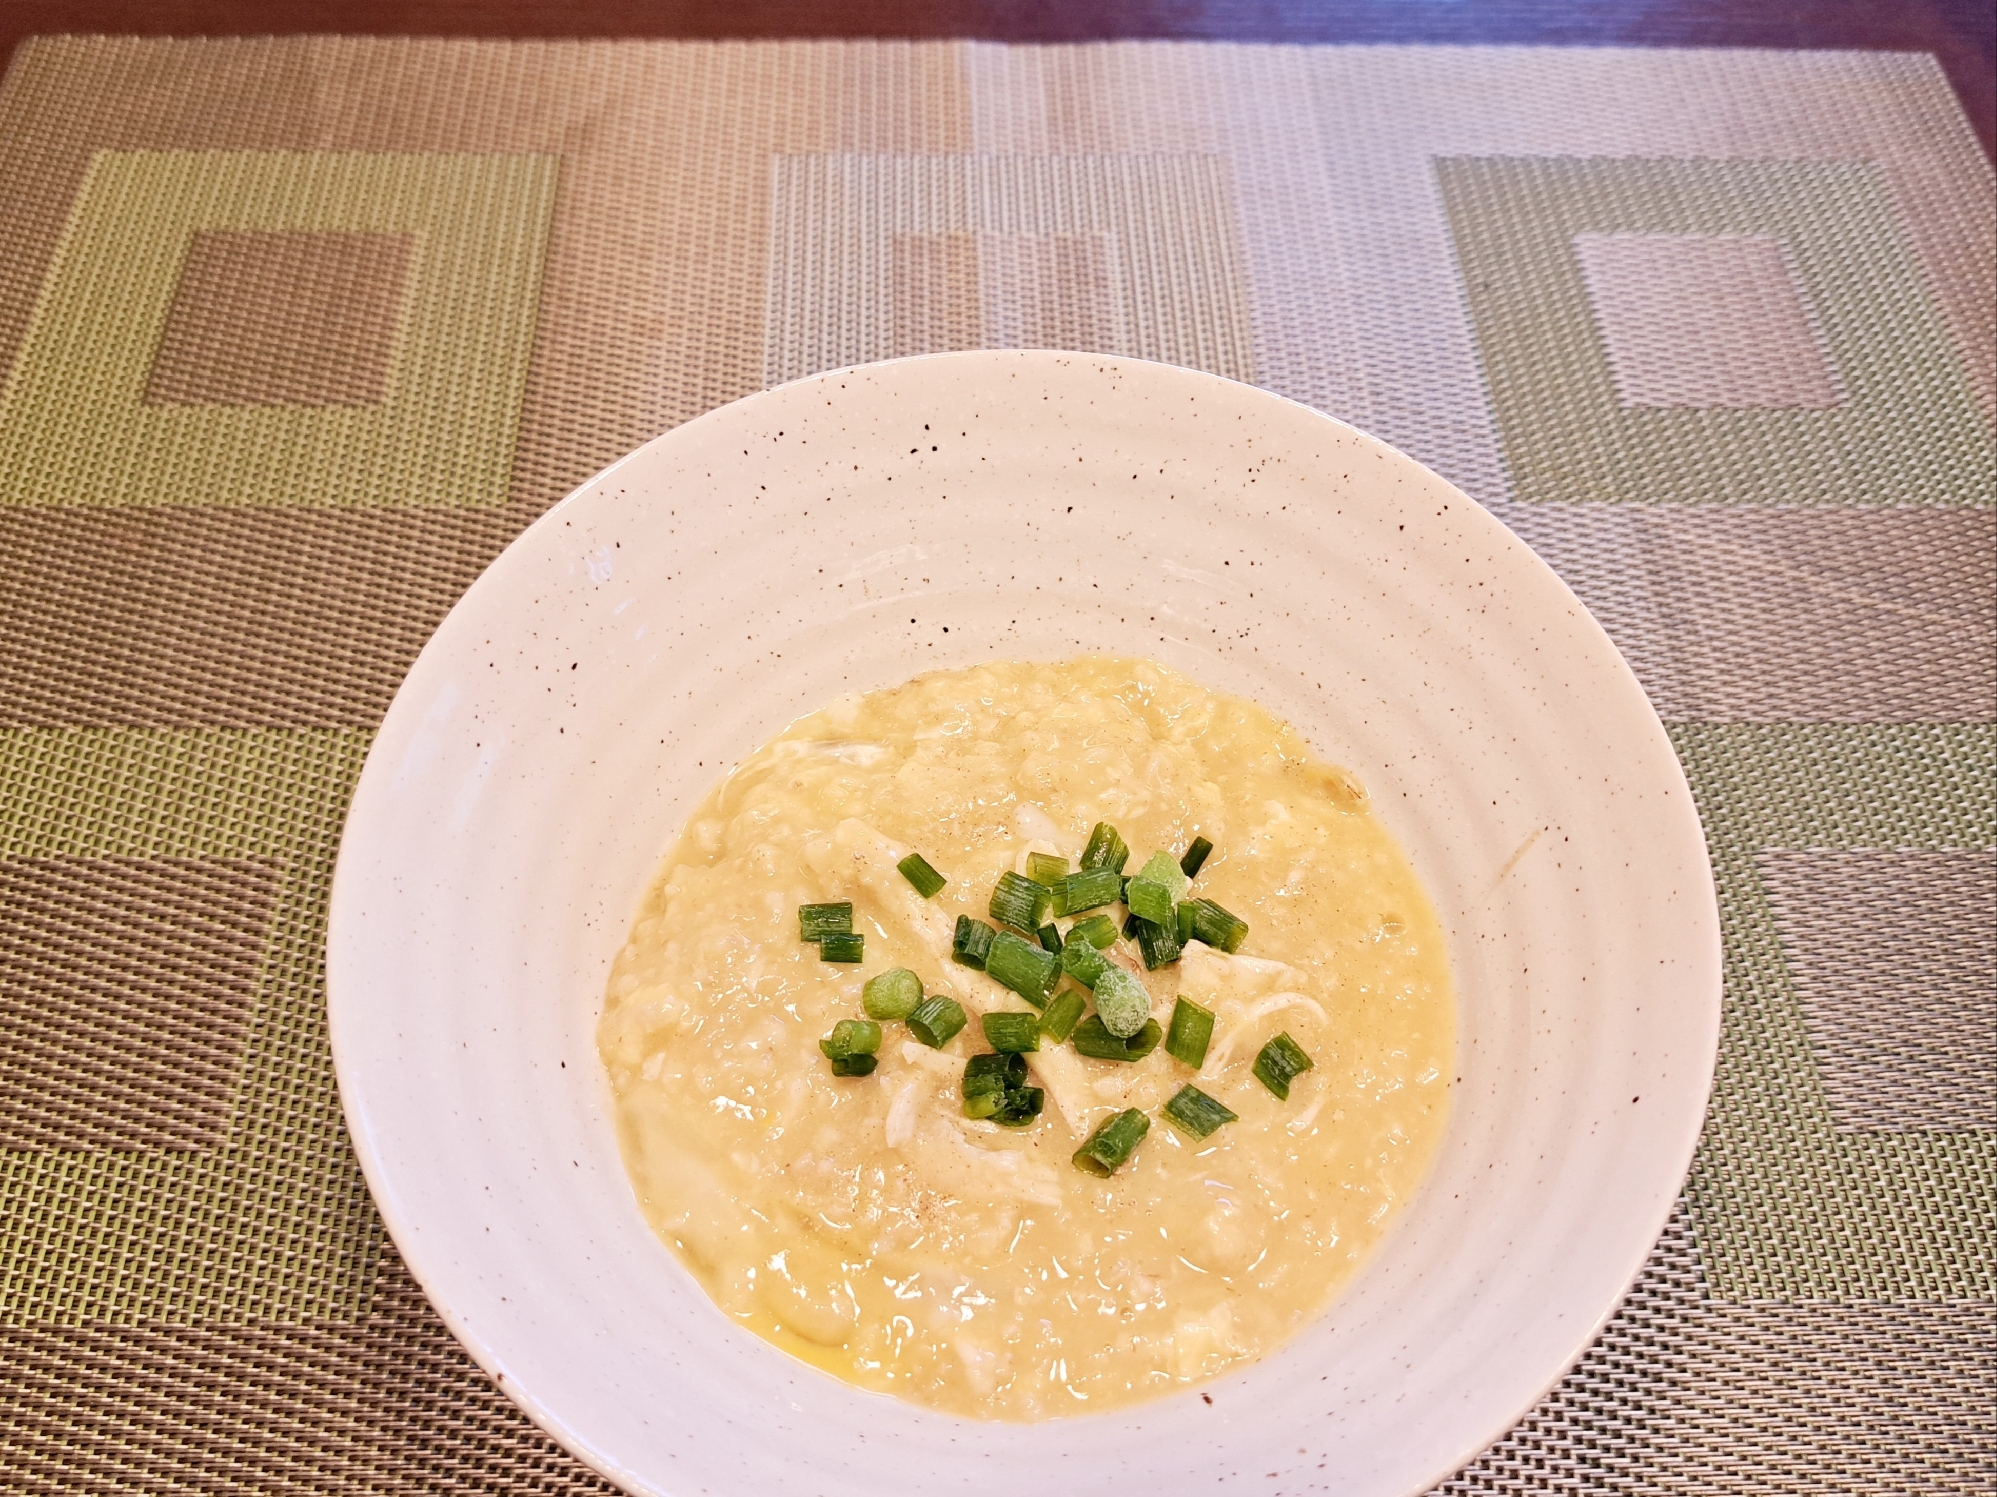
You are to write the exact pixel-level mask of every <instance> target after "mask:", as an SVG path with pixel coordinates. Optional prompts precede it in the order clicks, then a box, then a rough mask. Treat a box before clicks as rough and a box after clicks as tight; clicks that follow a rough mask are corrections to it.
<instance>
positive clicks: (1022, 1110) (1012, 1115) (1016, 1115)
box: [992, 1086, 1047, 1128]
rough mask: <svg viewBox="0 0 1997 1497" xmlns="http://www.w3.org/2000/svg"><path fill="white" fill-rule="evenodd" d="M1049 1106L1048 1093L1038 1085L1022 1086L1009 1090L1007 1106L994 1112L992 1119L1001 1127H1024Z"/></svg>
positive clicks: (1006, 1098)
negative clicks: (1015, 1089)
mask: <svg viewBox="0 0 1997 1497" xmlns="http://www.w3.org/2000/svg"><path fill="white" fill-rule="evenodd" d="M1046 1106H1047V1093H1046V1092H1045V1091H1044V1090H1042V1089H1041V1088H1040V1087H1037V1086H1022V1087H1020V1088H1019V1089H1018V1090H1017V1091H1011V1092H1007V1093H1006V1096H1005V1106H1003V1107H1001V1108H1000V1109H999V1110H998V1111H997V1112H995V1113H993V1114H992V1121H993V1122H994V1123H997V1124H998V1125H999V1126H1000V1127H1001V1128H1024V1127H1026V1126H1027V1125H1028V1124H1030V1123H1031V1122H1032V1121H1033V1120H1034V1119H1035V1118H1037V1117H1039V1116H1040V1113H1041V1111H1042V1109H1044V1108H1045V1107H1046Z"/></svg>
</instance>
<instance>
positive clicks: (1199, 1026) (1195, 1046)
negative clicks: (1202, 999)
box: [1165, 998, 1213, 1071]
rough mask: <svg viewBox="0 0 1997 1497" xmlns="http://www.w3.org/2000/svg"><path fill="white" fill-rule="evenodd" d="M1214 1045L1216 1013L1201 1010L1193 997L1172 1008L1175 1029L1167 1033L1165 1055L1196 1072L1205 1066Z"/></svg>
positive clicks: (1183, 999)
mask: <svg viewBox="0 0 1997 1497" xmlns="http://www.w3.org/2000/svg"><path fill="white" fill-rule="evenodd" d="M1212 1043H1213V1010H1211V1009H1205V1008H1201V1007H1200V1006H1199V1005H1198V1004H1197V1003H1195V1002H1193V1000H1192V999H1190V998H1181V999H1179V1001H1178V1002H1176V1003H1174V1004H1173V1005H1172V1027H1171V1028H1170V1029H1168V1030H1167V1031H1166V1032H1165V1053H1166V1054H1167V1055H1169V1056H1171V1057H1172V1059H1174V1060H1176V1061H1182V1062H1183V1063H1185V1064H1186V1065H1189V1066H1191V1067H1192V1068H1193V1069H1194V1070H1195V1071H1197V1070H1198V1069H1199V1068H1200V1067H1201V1066H1203V1065H1205V1064H1206V1060H1207V1046H1208V1045H1211V1044H1212Z"/></svg>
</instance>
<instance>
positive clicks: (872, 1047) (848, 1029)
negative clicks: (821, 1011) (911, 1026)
mask: <svg viewBox="0 0 1997 1497" xmlns="http://www.w3.org/2000/svg"><path fill="white" fill-rule="evenodd" d="M818 1048H819V1049H820V1050H822V1051H824V1052H825V1058H826V1059H827V1060H844V1059H845V1058H846V1057H847V1056H849V1055H872V1054H873V1053H874V1052H875V1051H876V1050H878V1049H880V1048H881V1026H880V1025H878V1024H876V1023H875V1022H874V1021H873V1020H872V1019H841V1020H840V1021H839V1022H838V1023H837V1024H834V1025H833V1026H832V1033H830V1034H828V1035H827V1036H826V1037H825V1038H824V1039H822V1040H820V1041H819V1042H818Z"/></svg>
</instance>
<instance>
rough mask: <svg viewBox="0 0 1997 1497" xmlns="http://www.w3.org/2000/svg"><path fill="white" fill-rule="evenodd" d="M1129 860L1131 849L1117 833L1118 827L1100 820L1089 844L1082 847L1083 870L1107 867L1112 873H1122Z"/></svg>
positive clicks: (1091, 833) (1090, 834) (1091, 834)
mask: <svg viewBox="0 0 1997 1497" xmlns="http://www.w3.org/2000/svg"><path fill="white" fill-rule="evenodd" d="M1129 861H1130V849H1129V848H1128V847H1126V846H1125V845H1124V841H1123V838H1121V837H1119V836H1118V835H1117V834H1116V828H1115V827H1113V826H1111V825H1110V824H1109V823H1108V822H1107V821H1098V822H1097V823H1096V825H1095V830H1094V831H1092V832H1090V833H1089V845H1088V846H1087V847H1085V848H1083V849H1082V862H1081V867H1082V870H1083V872H1085V873H1086V872H1092V871H1094V870H1095V869H1098V868H1107V869H1108V870H1109V871H1110V872H1111V873H1122V872H1123V865H1124V864H1125V863H1127V862H1129Z"/></svg>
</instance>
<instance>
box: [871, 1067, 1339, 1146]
mask: <svg viewBox="0 0 1997 1497" xmlns="http://www.w3.org/2000/svg"><path fill="white" fill-rule="evenodd" d="M921 1094H922V1083H921V1082H920V1081H911V1082H909V1084H908V1085H907V1086H905V1087H903V1088H902V1089H901V1090H900V1091H898V1092H896V1093H895V1099H894V1102H893V1103H892V1104H891V1105H890V1106H889V1108H888V1122H887V1134H888V1147H889V1148H890V1149H899V1148H900V1147H901V1146H902V1145H903V1144H905V1143H907V1142H908V1141H909V1140H910V1139H911V1138H913V1137H914V1136H915V1109H916V1105H917V1103H919V1102H920V1101H921V1099H922V1096H921ZM1320 1100H1322V1099H1320ZM1313 1110H1315V1109H1313Z"/></svg>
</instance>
